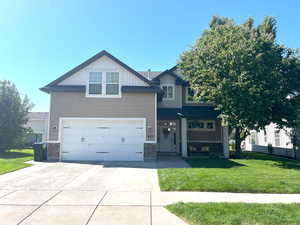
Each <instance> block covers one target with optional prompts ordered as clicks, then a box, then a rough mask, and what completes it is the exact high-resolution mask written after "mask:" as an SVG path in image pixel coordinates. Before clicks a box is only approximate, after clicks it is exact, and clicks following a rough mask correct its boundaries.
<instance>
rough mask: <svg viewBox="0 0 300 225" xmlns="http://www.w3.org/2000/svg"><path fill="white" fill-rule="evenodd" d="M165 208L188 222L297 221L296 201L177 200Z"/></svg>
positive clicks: (273, 224)
mask: <svg viewBox="0 0 300 225" xmlns="http://www.w3.org/2000/svg"><path fill="white" fill-rule="evenodd" d="M166 208H167V209H168V210H169V211H170V212H171V213H173V214H175V215H177V216H179V217H180V218H181V219H183V220H184V221H186V222H187V223H188V224H190V225H222V224H223V225H246V224H247V225H296V224H300V204H256V203H177V204H173V205H168V206H166Z"/></svg>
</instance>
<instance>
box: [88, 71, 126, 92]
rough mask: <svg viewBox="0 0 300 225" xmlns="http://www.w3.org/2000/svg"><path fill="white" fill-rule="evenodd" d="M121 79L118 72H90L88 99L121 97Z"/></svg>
mask: <svg viewBox="0 0 300 225" xmlns="http://www.w3.org/2000/svg"><path fill="white" fill-rule="evenodd" d="M119 96H120V77H119V73H118V72H90V73H89V81H88V87H87V97H119Z"/></svg>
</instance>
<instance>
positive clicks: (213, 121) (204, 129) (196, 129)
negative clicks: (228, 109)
mask: <svg viewBox="0 0 300 225" xmlns="http://www.w3.org/2000/svg"><path fill="white" fill-rule="evenodd" d="M190 121H200V122H203V123H204V128H189V124H187V129H188V130H189V131H216V121H215V120H188V121H187V123H189V122H190ZM207 123H213V126H214V128H213V129H208V128H206V124H207Z"/></svg>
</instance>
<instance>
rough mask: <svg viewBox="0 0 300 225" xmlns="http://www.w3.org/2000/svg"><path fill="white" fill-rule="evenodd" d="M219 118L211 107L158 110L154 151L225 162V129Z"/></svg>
mask: <svg viewBox="0 0 300 225" xmlns="http://www.w3.org/2000/svg"><path fill="white" fill-rule="evenodd" d="M218 115H219V112H218V111H216V110H214V109H213V107H211V106H197V107H195V106H193V107H183V108H160V109H158V117H157V118H158V120H157V145H156V151H157V152H158V154H178V155H181V156H182V157H193V156H206V157H225V158H228V157H229V151H228V127H227V126H224V125H222V122H221V120H220V119H218V118H217V117H218Z"/></svg>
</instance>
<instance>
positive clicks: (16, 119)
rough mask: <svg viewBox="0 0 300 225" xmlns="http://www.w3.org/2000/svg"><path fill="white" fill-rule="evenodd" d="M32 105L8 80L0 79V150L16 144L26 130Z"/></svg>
mask: <svg viewBox="0 0 300 225" xmlns="http://www.w3.org/2000/svg"><path fill="white" fill-rule="evenodd" d="M32 107H33V105H32V103H30V101H29V99H28V97H27V96H25V97H24V98H23V99H22V98H21V97H20V94H19V92H18V90H17V89H16V87H15V85H14V84H12V83H11V82H10V81H6V80H4V81H0V152H3V151H5V150H8V149H10V148H13V147H15V146H17V145H18V144H19V143H18V141H20V140H21V139H22V138H23V137H24V135H25V134H26V132H27V130H28V129H27V128H25V126H24V125H25V124H26V123H27V121H28V112H29V110H30V109H31V108H32Z"/></svg>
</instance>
